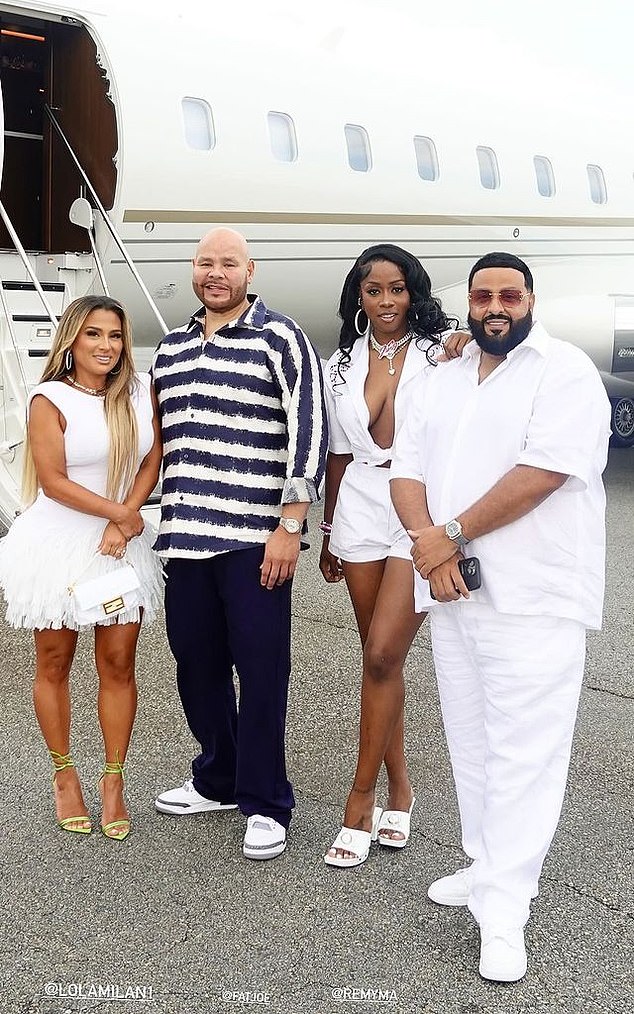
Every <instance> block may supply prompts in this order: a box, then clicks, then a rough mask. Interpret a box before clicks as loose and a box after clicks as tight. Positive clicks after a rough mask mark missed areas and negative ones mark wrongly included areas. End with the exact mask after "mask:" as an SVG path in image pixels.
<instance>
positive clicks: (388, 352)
mask: <svg viewBox="0 0 634 1014" xmlns="http://www.w3.org/2000/svg"><path fill="white" fill-rule="evenodd" d="M413 337H414V334H413V332H412V331H408V333H407V334H404V335H403V337H402V338H399V339H398V341H396V340H395V339H394V338H392V340H391V341H389V342H386V343H385V345H379V343H378V341H377V340H376V338H375V337H374V335H373V334H371V335H370V345H371V346H372V348H373V349H374V351H375V352H376V353H377V355H378V357H379V359H387V361H388V363H389V369H388V371H387V372H388V373H389V374H390V376H391V377H393V376H394V374H395V373H396V370H395V369H394V364H393V362H392V360H393V359H394V356H395V355H397V353H399V352H400V351H401V349H402V348H404V347H405V346H406V345H407V343H408V341H411V339H412V338H413Z"/></svg>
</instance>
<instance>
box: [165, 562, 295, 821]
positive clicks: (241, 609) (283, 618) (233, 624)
mask: <svg viewBox="0 0 634 1014" xmlns="http://www.w3.org/2000/svg"><path fill="white" fill-rule="evenodd" d="M263 555H264V547H263V546H256V547H254V548H253V549H251V548H248V549H240V550H237V551H234V552H230V553H223V554H221V555H220V556H214V557H211V558H207V559H194V560H191V559H171V560H169V561H168V564H167V583H166V591H165V614H166V623H167V637H168V640H169V644H170V648H171V649H172V653H173V655H174V658H175V659H176V678H177V683H178V692H179V694H180V698H181V701H182V704H183V710H184V712H185V717H186V719H187V723H188V725H189V728H190V729H191V731H192V733H193V734H194V736H195V737H196V739H197V740H198V742H199V743H200V746H201V753H200V755H199V756H198V757H196V758H195V759H194V761H193V762H192V772H193V776H194V788H195V789H196V790H197V791H198V792H200V794H201V795H203V796H207V798H208V799H218V800H220V802H223V803H229V802H233V801H235V802H237V804H238V806H239V807H240V810H241V811H242V813H243V814H245V816H247V817H250V816H252V815H253V814H254V813H261V814H262V815H263V816H266V817H273V818H274V819H275V820H277V821H279V823H280V824H283V826H284V827H288V825H289V823H290V819H291V809H292V807H293V806H294V805H295V800H294V798H293V789H292V786H291V784H290V782H289V780H288V778H287V777H286V759H285V744H284V737H285V730H286V702H287V696H288V681H289V677H290V669H291V646H290V639H291V584H292V582H291V581H287V582H286V583H285V584H283V585H281V586H280V587H277V586H276V587H275V588H273V589H271V590H270V591H269V590H267V589H266V588H263V587H262V586H261V584H260V564H261V563H262V558H263ZM234 666H235V669H236V673H237V675H238V681H239V687H240V703H239V711H238V708H237V706H236V696H235V690H234V683H233V667H234Z"/></svg>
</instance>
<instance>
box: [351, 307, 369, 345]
mask: <svg viewBox="0 0 634 1014" xmlns="http://www.w3.org/2000/svg"><path fill="white" fill-rule="evenodd" d="M361 313H362V314H363V315H364V317H365V327H364V328H363V330H361V328H360V327H359V314H361ZM354 329H355V331H356V332H357V334H358V335H359V337H360V338H363V337H364V336H365V335H367V333H368V331H369V330H370V320H369V318H368V315H367V313H366V312H365V310H364V309H363V307H362V306H359V309H358V310H357V312H356V313H355V315H354Z"/></svg>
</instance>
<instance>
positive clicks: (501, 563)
mask: <svg viewBox="0 0 634 1014" xmlns="http://www.w3.org/2000/svg"><path fill="white" fill-rule="evenodd" d="M479 361H480V348H479V346H478V345H477V344H476V342H470V343H469V345H468V346H467V347H466V349H465V351H464V353H463V355H462V358H461V359H455V360H452V361H451V362H449V363H446V364H441V365H440V366H439V367H438V369H437V370H435V371H434V374H433V376H432V377H431V378H430V382H429V383H428V384H427V385H426V390H425V399H424V400H423V401H420V402H416V404H415V406H414V407H413V409H412V411H411V412H410V414H409V416H408V419H407V420H406V423H405V425H404V427H403V429H402V430H401V433H400V434H399V437H398V440H397V441H396V445H395V448H394V453H393V456H392V469H391V472H390V477H391V478H410V479H416V480H418V481H420V482H422V483H424V484H425V487H426V493H427V505H428V508H429V513H430V515H431V518H432V520H433V522H434V524H444V523H446V522H447V521H449V520H451V519H452V518H455V517H456V516H457V515H459V514H460V513H461V512H462V511H464V510H466V509H467V508H468V507H470V506H471V505H472V504H473V503H475V501H476V500H478V499H479V498H480V497H482V496H483V495H484V494H485V493H487V492H488V491H489V490H490V489H491V487H492V486H493V485H495V483H496V482H497V481H498V480H499V479H500V478H501V477H502V476H503V475H505V474H506V473H507V472H508V471H510V470H511V469H512V468H513V467H514V466H515V465H530V466H532V467H534V468H543V469H548V470H550V471H553V472H561V473H563V474H565V475H568V476H569V478H568V479H567V480H566V482H565V483H564V484H563V486H561V487H560V488H559V489H558V490H557V491H556V492H554V493H553V494H552V495H551V496H549V497H548V498H547V499H546V500H544V502H543V503H541V504H539V506H537V507H535V508H534V510H532V511H530V512H529V513H528V514H526V515H525V516H524V517H522V518H519V519H518V520H517V521H514V522H512V523H511V524H508V525H505V526H503V527H502V528H498V529H497V530H496V531H493V532H490V533H489V534H488V535H483V536H481V537H479V538H477V539H474V540H473V541H472V542H471V543H470V544H469V545H468V546H467V547H465V550H464V553H465V555H466V556H477V557H478V558H479V560H480V567H481V571H482V588H481V589H480V590H479V591H477V592H472V593H471V600H473V601H479V602H488V603H489V604H491V605H492V606H493V607H494V608H495V609H496V610H498V611H499V612H502V613H515V614H520V615H531V614H534V615H549V616H563V617H567V618H569V619H574V620H577V621H579V622H581V623H583V624H584V625H585V626H587V627H593V628H599V627H600V626H601V613H602V608H603V592H604V583H605V491H604V488H603V482H602V479H601V473H602V472H603V469H604V468H605V465H606V461H607V447H608V439H609V435H610V427H609V422H610V404H609V401H608V398H607V395H606V393H605V389H604V387H603V384H602V383H601V378H600V377H599V374H598V372H597V370H596V369H595V367H594V365H593V363H592V362H591V360H590V359H589V358H588V356H587V355H586V354H585V353H584V352H582V351H581V350H580V349H578V348H576V347H575V346H573V345H570V344H568V343H567V342H562V341H559V340H557V339H554V338H551V337H550V335H548V334H547V332H546V331H545V330H544V328H543V327H542V326H541V325H540V324H538V323H535V324H534V326H533V328H532V330H531V332H530V334H529V335H528V337H527V338H526V339H525V341H523V342H522V343H521V344H520V345H519V346H518V347H517V348H516V349H514V350H513V351H512V352H510V353H509V354H508V356H507V358H506V359H505V360H504V361H503V362H502V363H501V364H500V365H499V366H498V367H497V368H496V369H495V370H494V371H493V372H492V373H491V374H489V376H488V377H486V379H485V380H483V381H482V383H481V384H479V383H478V365H479ZM434 605H435V606H436V607H439V608H444V607H446V606H440V605H439V604H437V603H436V604H434V603H433V601H432V599H431V598H430V597H429V584H428V582H427V581H424V580H423V579H422V578H421V577H420V576H419V575H418V574H417V575H416V607H417V609H419V610H423V609H427V608H429V607H430V606H432V607H433V606H434ZM446 605H451V604H450V603H448V604H446Z"/></svg>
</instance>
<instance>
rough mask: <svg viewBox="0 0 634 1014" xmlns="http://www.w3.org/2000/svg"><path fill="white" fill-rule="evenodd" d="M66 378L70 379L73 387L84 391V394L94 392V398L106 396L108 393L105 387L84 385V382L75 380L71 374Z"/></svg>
mask: <svg viewBox="0 0 634 1014" xmlns="http://www.w3.org/2000/svg"><path fill="white" fill-rule="evenodd" d="M66 380H68V381H69V382H70V383H71V384H72V385H73V387H76V388H77V389H78V390H79V391H83V392H84V394H92V396H93V397H94V398H104V397H105V395H106V389H105V387H84V385H83V384H80V383H79V381H77V380H75V379H74V378H73V377H71V376H67V377H66Z"/></svg>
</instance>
